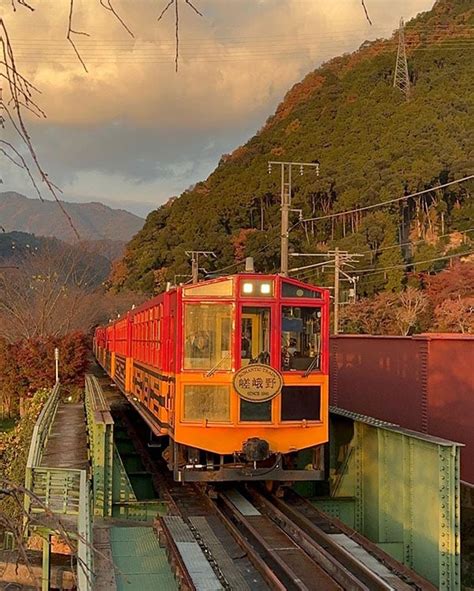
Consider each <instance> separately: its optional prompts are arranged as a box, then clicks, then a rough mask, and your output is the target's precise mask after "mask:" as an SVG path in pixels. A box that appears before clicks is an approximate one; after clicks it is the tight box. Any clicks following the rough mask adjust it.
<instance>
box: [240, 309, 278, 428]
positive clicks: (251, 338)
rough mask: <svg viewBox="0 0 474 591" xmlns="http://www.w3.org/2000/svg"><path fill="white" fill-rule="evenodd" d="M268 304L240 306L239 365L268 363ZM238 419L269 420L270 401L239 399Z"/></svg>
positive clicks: (269, 324)
mask: <svg viewBox="0 0 474 591" xmlns="http://www.w3.org/2000/svg"><path fill="white" fill-rule="evenodd" d="M271 318H272V309H271V307H270V306H242V309H241V315H240V339H241V355H240V363H241V367H244V366H246V365H249V364H251V363H262V364H265V365H270V361H271V356H272V350H271ZM239 413H240V421H243V422H270V421H271V420H272V401H271V400H269V401H266V402H248V401H246V400H244V399H241V400H240V411H239Z"/></svg>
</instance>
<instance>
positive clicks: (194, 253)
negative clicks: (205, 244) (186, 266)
mask: <svg viewBox="0 0 474 591" xmlns="http://www.w3.org/2000/svg"><path fill="white" fill-rule="evenodd" d="M185 254H186V256H188V257H191V277H192V283H198V281H199V257H200V256H201V255H202V256H204V257H206V258H207V257H208V256H212V257H214V258H216V255H215V253H214V252H212V250H186V251H185Z"/></svg>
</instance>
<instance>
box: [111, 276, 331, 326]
mask: <svg viewBox="0 0 474 591" xmlns="http://www.w3.org/2000/svg"><path fill="white" fill-rule="evenodd" d="M242 279H243V280H245V279H247V280H256V281H258V280H260V281H262V280H263V281H265V279H272V280H276V281H278V282H279V283H280V284H282V283H286V284H288V285H293V286H296V287H301V288H302V289H306V290H309V291H311V292H315V293H320V294H321V296H322V295H323V294H324V293H328V289H327V288H325V287H318V286H316V285H313V284H311V283H307V282H303V281H300V280H299V279H295V278H293V277H283V276H282V275H280V274H278V273H257V272H243V273H236V274H233V275H221V276H219V277H213V278H212V279H205V280H203V281H199V282H198V283H193V284H190V283H185V284H181V285H177V286H173V287H171V288H170V289H168V290H167V291H164V292H162V293H160V294H158V295H156V296H154V297H153V298H151V299H149V300H147V301H146V302H143V304H141V305H140V306H137V307H136V308H132V309H131V310H129V311H128V312H125V313H124V314H123V315H122V316H121V317H120V318H117V319H115V320H113V321H112V322H109V323H108V324H107V325H106V326H113V325H115V324H118V323H119V322H121V321H123V320H124V319H125V318H126V317H127V315H128V314H133V315H135V314H137V313H139V312H143V311H145V310H148V309H149V308H152V307H153V306H154V305H156V304H159V303H161V302H162V301H163V299H164V297H165V296H166V295H167V294H169V295H170V294H173V293H175V292H177V293H179V292H185V291H187V290H189V291H190V292H192V291H194V290H196V294H195V295H196V297H203V298H206V299H207V298H208V297H210V298H214V297H215V298H216V299H219V298H221V297H222V298H225V297H227V298H229V297H233V295H234V294H228V295H224V294H221V295H209V294H205V293H202V288H204V287H205V286H211V285H215V284H219V283H223V282H228V281H229V280H232V281H233V282H234V281H236V280H237V281H239V280H242ZM200 288H201V289H200ZM199 292H201V293H199ZM187 295H188V296H189V295H191V296H192V295H194V294H191V293H190V294H187Z"/></svg>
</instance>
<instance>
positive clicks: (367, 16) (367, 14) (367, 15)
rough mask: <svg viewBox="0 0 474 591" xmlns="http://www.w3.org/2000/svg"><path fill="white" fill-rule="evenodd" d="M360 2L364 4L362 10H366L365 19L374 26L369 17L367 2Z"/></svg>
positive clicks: (362, 0)
mask: <svg viewBox="0 0 474 591" xmlns="http://www.w3.org/2000/svg"><path fill="white" fill-rule="evenodd" d="M360 1H361V3H362V8H363V9H364V12H365V18H366V19H367V20H368V21H369V25H372V21H371V20H370V16H369V13H368V11H367V7H366V5H365V1H364V0H360Z"/></svg>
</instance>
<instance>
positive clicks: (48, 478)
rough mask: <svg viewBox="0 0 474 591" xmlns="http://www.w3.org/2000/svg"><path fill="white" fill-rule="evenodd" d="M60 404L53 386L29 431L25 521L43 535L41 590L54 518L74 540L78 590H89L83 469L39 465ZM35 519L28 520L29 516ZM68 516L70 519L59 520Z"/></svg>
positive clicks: (89, 525)
mask: <svg viewBox="0 0 474 591" xmlns="http://www.w3.org/2000/svg"><path fill="white" fill-rule="evenodd" d="M59 401H60V385H59V384H56V385H55V386H54V388H53V390H52V392H51V395H50V396H49V398H48V400H47V401H46V403H45V405H44V407H43V409H42V411H41V413H40V415H39V416H38V419H37V421H36V424H35V426H34V429H33V435H32V438H31V443H30V449H29V453H28V460H27V464H26V470H25V489H26V490H27V491H29V493H30V494H28V493H27V494H25V498H24V509H25V518H26V516H29V517H30V520H29V523H28V525H29V529H38V530H39V531H41V532H42V535H43V536H44V549H43V576H42V589H43V590H47V589H49V583H50V581H49V554H50V537H51V532H52V531H54V530H56V529H57V521H56V520H55V519H54V517H53V518H51V513H52V514H53V516H57V517H58V518H59V519H60V521H61V525H62V526H63V527H64V529H65V530H66V531H67V532H68V534H69V535H70V536H71V538H76V539H77V545H78V548H77V583H78V589H79V591H92V585H93V552H92V529H91V528H92V523H91V511H90V506H91V494H90V483H89V478H88V474H87V471H86V470H78V469H72V468H55V467H48V466H41V461H42V457H43V451H44V449H45V447H46V444H47V441H48V436H49V434H50V432H51V427H52V425H53V422H54V419H55V417H56V412H57V409H58V406H59ZM33 515H34V516H35V519H34V520H32V519H31V517H32V516H33ZM64 516H70V517H72V520H71V519H63V517H64Z"/></svg>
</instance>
